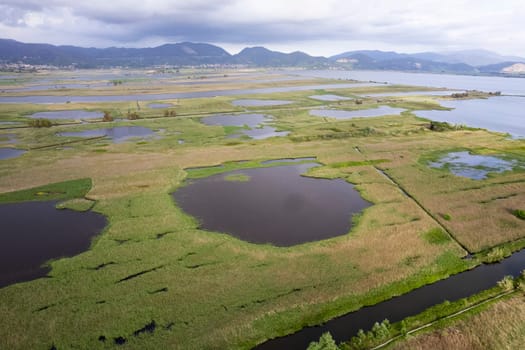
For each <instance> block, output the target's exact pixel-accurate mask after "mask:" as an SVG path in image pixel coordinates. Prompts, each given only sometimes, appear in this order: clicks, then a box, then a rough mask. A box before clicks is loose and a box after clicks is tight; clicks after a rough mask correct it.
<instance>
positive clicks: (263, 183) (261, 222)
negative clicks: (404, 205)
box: [173, 163, 370, 246]
mask: <svg viewBox="0 0 525 350" xmlns="http://www.w3.org/2000/svg"><path fill="white" fill-rule="evenodd" d="M315 166H318V164H316V163H307V164H296V165H286V166H277V167H272V168H260V169H246V170H242V171H240V170H239V171H233V172H227V173H223V174H218V175H213V176H210V177H207V178H204V179H197V180H191V181H190V182H189V183H188V184H187V185H186V186H184V187H181V188H180V189H178V190H177V191H176V192H175V193H174V194H173V195H174V198H175V201H176V202H177V204H178V205H179V206H181V207H182V209H183V210H184V211H185V212H187V213H188V214H190V215H193V216H194V217H196V218H197V219H198V220H199V222H200V225H201V228H203V229H206V230H212V231H218V232H224V233H229V234H231V235H233V236H235V237H237V238H240V239H242V240H245V241H248V242H252V243H271V244H274V245H276V246H291V245H296V244H301V243H305V242H311V241H318V240H322V239H327V238H331V237H335V236H339V235H344V234H346V233H348V232H349V230H350V228H351V219H352V215H353V214H356V213H358V212H360V211H361V210H363V209H364V208H366V207H368V206H369V205H370V204H369V203H368V202H367V201H365V200H364V199H362V198H361V196H360V195H359V192H357V191H356V190H355V189H354V188H353V185H351V184H349V183H348V182H346V181H344V180H341V179H339V180H327V179H313V178H308V177H304V176H301V174H303V173H305V172H306V171H307V170H308V169H310V168H312V167H315ZM239 174H242V175H244V176H245V177H247V178H248V179H249V181H228V176H231V175H239Z"/></svg>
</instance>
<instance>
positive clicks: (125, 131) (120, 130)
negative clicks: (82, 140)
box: [58, 126, 156, 143]
mask: <svg viewBox="0 0 525 350" xmlns="http://www.w3.org/2000/svg"><path fill="white" fill-rule="evenodd" d="M58 135H59V136H65V137H86V138H87V137H100V136H106V137H109V138H110V139H111V140H112V141H113V142H114V143H122V142H125V141H127V140H129V139H131V138H149V137H154V136H155V135H156V134H155V132H154V131H153V130H151V129H149V128H145V127H142V126H116V127H113V128H103V129H94V130H85V131H72V132H61V133H59V134H58Z"/></svg>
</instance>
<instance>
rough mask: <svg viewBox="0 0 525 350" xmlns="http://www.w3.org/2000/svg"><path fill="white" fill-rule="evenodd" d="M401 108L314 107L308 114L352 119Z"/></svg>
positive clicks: (392, 113)
mask: <svg viewBox="0 0 525 350" xmlns="http://www.w3.org/2000/svg"><path fill="white" fill-rule="evenodd" d="M404 111H405V110H404V109H403V108H393V107H390V106H380V107H378V108H373V109H363V110H359V111H343V110H339V109H314V110H311V111H310V114H311V115H313V116H316V117H330V118H336V119H352V118H360V117H380V116H383V115H394V114H400V113H401V112H404Z"/></svg>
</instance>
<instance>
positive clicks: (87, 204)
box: [56, 198, 95, 212]
mask: <svg viewBox="0 0 525 350" xmlns="http://www.w3.org/2000/svg"><path fill="white" fill-rule="evenodd" d="M94 205H95V202H94V201H92V200H89V199H85V198H73V199H68V200H66V201H64V202H60V203H57V205H56V208H57V209H70V210H75V211H81V212H82V211H88V210H91V208H93V206H94Z"/></svg>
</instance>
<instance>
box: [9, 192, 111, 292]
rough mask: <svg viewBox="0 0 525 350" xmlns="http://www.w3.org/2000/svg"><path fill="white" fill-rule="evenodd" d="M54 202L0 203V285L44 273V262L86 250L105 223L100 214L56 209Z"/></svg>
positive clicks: (36, 276) (47, 270) (41, 275)
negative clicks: (0, 223)
mask: <svg viewBox="0 0 525 350" xmlns="http://www.w3.org/2000/svg"><path fill="white" fill-rule="evenodd" d="M55 204H56V202H54V201H48V202H24V203H14V204H1V205H0V218H1V220H2V233H0V287H5V286H7V285H9V284H12V283H17V282H22V281H29V280H32V279H35V278H39V277H43V276H45V275H46V274H47V273H48V272H49V268H46V267H44V268H43V267H41V265H42V264H43V263H45V262H46V261H48V260H50V259H55V258H59V257H64V256H73V255H76V254H79V253H81V252H83V251H85V250H86V249H88V248H89V245H90V243H91V239H92V238H93V237H94V236H95V235H97V234H98V233H100V231H101V230H102V229H103V228H104V226H106V219H105V217H104V216H102V215H100V214H97V213H94V212H76V211H73V210H67V209H66V210H57V209H55Z"/></svg>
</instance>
